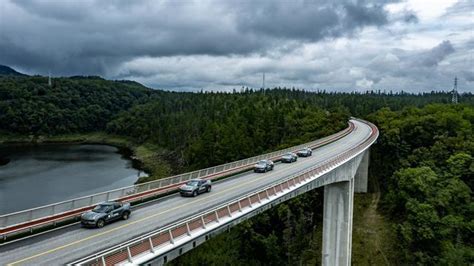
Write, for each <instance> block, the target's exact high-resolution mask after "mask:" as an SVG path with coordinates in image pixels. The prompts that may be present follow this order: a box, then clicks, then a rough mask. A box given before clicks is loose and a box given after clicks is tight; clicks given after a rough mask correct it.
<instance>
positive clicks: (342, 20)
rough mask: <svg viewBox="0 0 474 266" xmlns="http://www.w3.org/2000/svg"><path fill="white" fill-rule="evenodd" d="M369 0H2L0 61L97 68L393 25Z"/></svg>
mask: <svg viewBox="0 0 474 266" xmlns="http://www.w3.org/2000/svg"><path fill="white" fill-rule="evenodd" d="M384 4H386V2H378V1H376V2H371V1H355V2H348V1H328V2H325V1H277V2H275V1H228V2H224V1H195V2H193V1H189V2H188V1H186V2H179V1H160V2H157V1H151V0H150V1H103V0H100V1H99V0H97V1H93V0H91V1H38V0H19V1H12V2H9V1H7V2H4V3H3V4H2V6H1V8H2V10H0V12H1V13H0V16H1V17H2V18H1V19H0V22H1V23H2V26H1V27H0V41H1V43H0V48H1V49H2V52H0V64H7V65H12V66H16V67H19V68H21V69H24V70H28V71H29V72H30V73H42V74H45V73H47V71H48V70H51V71H53V73H55V74H62V75H73V74H89V75H94V74H99V75H107V74H108V73H109V72H113V71H114V69H115V68H116V67H117V66H118V65H120V63H123V62H127V61H129V60H132V59H134V58H138V57H144V56H149V57H163V56H176V55H248V54H252V53H258V54H266V53H268V51H274V50H279V49H282V47H291V44H289V43H292V42H315V41H319V40H321V39H325V38H333V37H338V36H349V35H353V34H354V33H356V32H357V30H359V29H362V28H363V27H366V26H382V25H385V24H387V23H388V20H387V14H386V11H384V9H383V7H384Z"/></svg>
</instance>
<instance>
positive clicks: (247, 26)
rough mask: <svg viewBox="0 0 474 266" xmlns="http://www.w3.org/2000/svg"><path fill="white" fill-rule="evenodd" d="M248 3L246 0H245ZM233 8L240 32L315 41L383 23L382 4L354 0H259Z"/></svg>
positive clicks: (385, 15) (385, 18) (384, 17)
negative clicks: (285, 0) (276, 0)
mask: <svg viewBox="0 0 474 266" xmlns="http://www.w3.org/2000/svg"><path fill="white" fill-rule="evenodd" d="M246 3H248V2H246ZM258 3H259V4H258V5H253V4H252V5H250V4H245V5H241V6H239V8H238V10H237V15H238V18H237V24H238V27H239V29H240V30H241V31H242V32H248V33H253V34H259V36H266V37H274V38H280V39H301V40H310V41H318V40H320V39H323V38H327V37H339V36H344V35H348V34H352V33H353V32H354V31H355V30H356V29H360V28H362V27H364V26H381V25H384V24H386V23H387V22H388V21H387V13H386V12H385V11H384V9H383V4H374V3H367V2H365V1H358V2H357V3H356V4H353V3H348V2H346V1H291V2H280V3H281V4H279V5H275V4H274V3H275V2H271V1H261V2H258Z"/></svg>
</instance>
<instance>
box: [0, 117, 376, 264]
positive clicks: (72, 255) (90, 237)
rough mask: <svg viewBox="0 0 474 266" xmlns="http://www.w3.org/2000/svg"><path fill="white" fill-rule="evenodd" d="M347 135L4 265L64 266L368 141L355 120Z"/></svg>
mask: <svg viewBox="0 0 474 266" xmlns="http://www.w3.org/2000/svg"><path fill="white" fill-rule="evenodd" d="M351 122H353V123H354V124H355V129H354V131H353V132H351V133H350V134H349V135H347V136H345V137H344V138H342V139H339V140H337V141H335V142H333V143H330V144H328V145H326V146H323V147H321V148H319V149H316V150H314V151H313V156H311V157H308V158H299V159H298V161H297V162H295V163H291V164H276V165H275V169H274V170H273V171H271V172H267V173H261V174H256V173H253V172H246V173H243V174H240V175H239V176H236V177H233V178H229V179H225V180H223V181H221V182H218V183H215V184H214V185H213V189H212V192H211V193H207V194H202V195H200V196H198V197H196V198H182V197H180V196H179V195H177V194H176V195H172V196H169V197H166V198H164V199H162V200H159V201H156V202H152V203H149V204H145V205H143V206H141V207H139V208H136V209H135V210H134V211H133V213H132V216H131V217H130V219H129V220H127V221H118V222H115V223H112V224H109V225H107V226H106V227H104V228H102V229H86V228H82V227H81V226H80V225H78V224H76V225H73V226H69V227H66V228H63V229H60V230H57V231H54V232H50V233H46V234H44V235H38V236H35V237H32V238H28V239H24V240H21V241H18V242H14V243H11V244H7V245H5V246H2V247H0V265H5V264H11V265H63V264H66V263H68V262H71V261H74V260H76V259H79V258H82V257H85V256H87V255H90V254H93V253H94V252H97V251H99V250H103V249H106V248H108V247H111V246H114V245H117V244H119V243H122V242H125V241H127V240H129V239H131V238H134V237H137V236H139V235H142V234H145V233H147V232H150V231H153V230H156V229H158V228H160V227H163V226H165V225H167V224H170V223H173V222H176V221H178V220H180V219H182V218H185V217H188V216H191V215H193V214H197V213H199V212H201V211H204V210H206V209H208V208H211V207H213V206H216V205H219V204H222V203H225V202H227V201H229V200H231V199H234V198H237V197H239V196H241V195H244V194H247V193H249V192H251V191H253V190H256V189H258V188H261V187H263V186H266V185H269V184H271V183H273V182H275V181H277V180H279V179H283V178H285V177H287V176H289V175H291V174H294V173H296V172H299V171H301V170H303V169H305V168H307V167H311V166H313V165H315V164H318V163H320V162H322V161H324V160H327V159H329V158H331V157H333V156H335V155H338V154H340V153H341V152H343V151H345V150H348V149H350V148H352V147H355V146H357V145H358V144H359V143H361V142H363V141H364V140H365V139H367V138H368V137H369V136H370V132H371V129H370V127H369V126H368V125H366V124H364V123H362V122H359V121H356V120H351Z"/></svg>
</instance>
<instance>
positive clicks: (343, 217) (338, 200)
mask: <svg viewBox="0 0 474 266" xmlns="http://www.w3.org/2000/svg"><path fill="white" fill-rule="evenodd" d="M353 197H354V183H353V181H352V180H351V181H344V182H337V183H333V184H329V185H326V186H325V187H324V214H323V215H324V217H323V250H322V251H323V257H322V264H323V265H327V266H333V265H335V266H338V265H350V263H351V248H352V209H353V200H354V198H353Z"/></svg>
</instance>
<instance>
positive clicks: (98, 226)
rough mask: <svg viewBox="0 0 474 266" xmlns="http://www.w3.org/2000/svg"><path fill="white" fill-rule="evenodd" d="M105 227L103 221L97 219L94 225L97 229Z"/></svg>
mask: <svg viewBox="0 0 474 266" xmlns="http://www.w3.org/2000/svg"><path fill="white" fill-rule="evenodd" d="M104 225H105V221H104V219H99V220H98V221H97V223H96V226H97V228H102V227H104Z"/></svg>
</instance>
